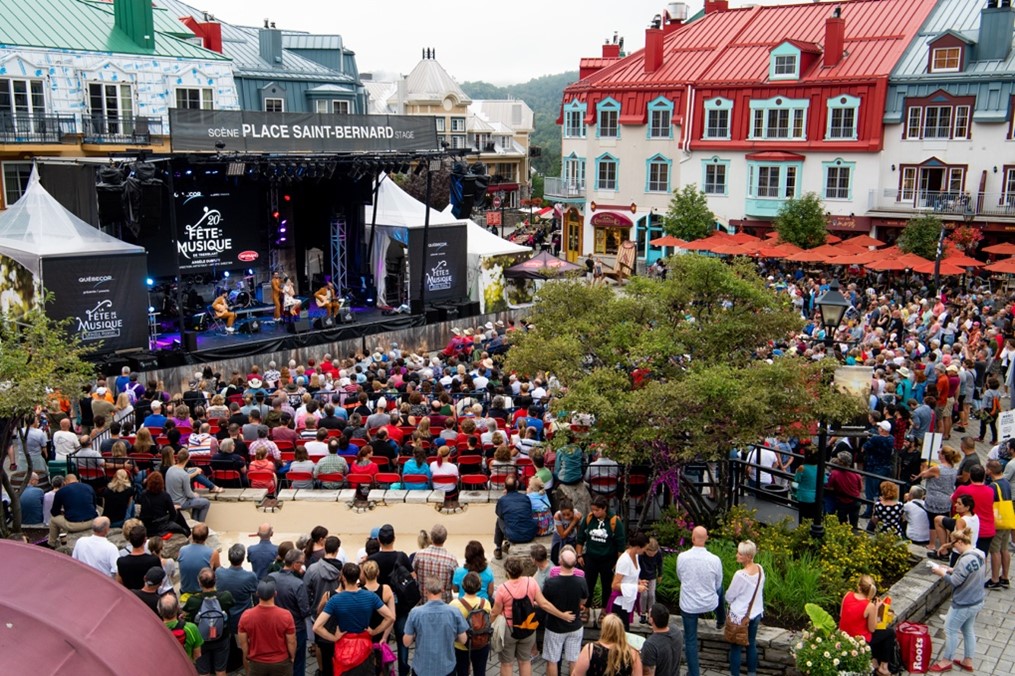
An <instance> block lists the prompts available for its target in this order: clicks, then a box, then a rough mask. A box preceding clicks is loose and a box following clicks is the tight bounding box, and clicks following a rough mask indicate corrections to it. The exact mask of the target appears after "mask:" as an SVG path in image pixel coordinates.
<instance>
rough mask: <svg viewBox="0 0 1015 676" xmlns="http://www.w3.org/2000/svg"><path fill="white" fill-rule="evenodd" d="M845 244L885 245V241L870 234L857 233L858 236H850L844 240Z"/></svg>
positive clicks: (863, 245)
mask: <svg viewBox="0 0 1015 676" xmlns="http://www.w3.org/2000/svg"><path fill="white" fill-rule="evenodd" d="M842 243H843V244H851V245H853V246H862V247H864V248H867V247H869V246H884V244H885V243H884V242H882V241H881V240H880V239H874V238H873V237H871V236H870V235H857V236H856V237H850V238H849V239H847V240H843V242H842Z"/></svg>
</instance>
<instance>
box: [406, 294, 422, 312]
mask: <svg viewBox="0 0 1015 676" xmlns="http://www.w3.org/2000/svg"><path fill="white" fill-rule="evenodd" d="M409 313H410V314H414V315H421V314H423V301H421V300H420V299H418V298H416V299H413V300H410V301H409Z"/></svg>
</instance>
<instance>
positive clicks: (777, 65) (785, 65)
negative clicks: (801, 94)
mask: <svg viewBox="0 0 1015 676" xmlns="http://www.w3.org/2000/svg"><path fill="white" fill-rule="evenodd" d="M797 63H798V61H797V55H796V54H779V55H776V56H774V57H773V58H772V78H773V79H776V78H795V77H796V74H797Z"/></svg>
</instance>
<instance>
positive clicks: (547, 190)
mask: <svg viewBox="0 0 1015 676" xmlns="http://www.w3.org/2000/svg"><path fill="white" fill-rule="evenodd" d="M543 194H544V195H546V196H547V198H552V197H557V198H565V199H566V198H569V197H570V198H578V197H585V181H583V180H579V179H574V178H554V177H551V176H547V177H546V179H545V182H544V183H543Z"/></svg>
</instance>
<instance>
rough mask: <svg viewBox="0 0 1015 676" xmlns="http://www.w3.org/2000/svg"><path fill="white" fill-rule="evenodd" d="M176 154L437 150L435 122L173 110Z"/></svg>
mask: <svg viewBox="0 0 1015 676" xmlns="http://www.w3.org/2000/svg"><path fill="white" fill-rule="evenodd" d="M169 128H170V133H171V135H172V144H173V150H174V151H181V150H183V151H194V150H196V151H202V150H203V151H206V152H216V151H217V150H219V149H218V148H216V144H223V143H224V144H225V147H224V148H221V151H222V152H229V153H231V152H244V153H353V152H419V151H428V150H439V149H440V146H439V145H438V143H437V124H436V122H435V118H433V117H423V116H418V115H334V114H328V113H265V112H261V111H255V110H191V109H186V108H184V109H178V108H171V109H170V110H169Z"/></svg>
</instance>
